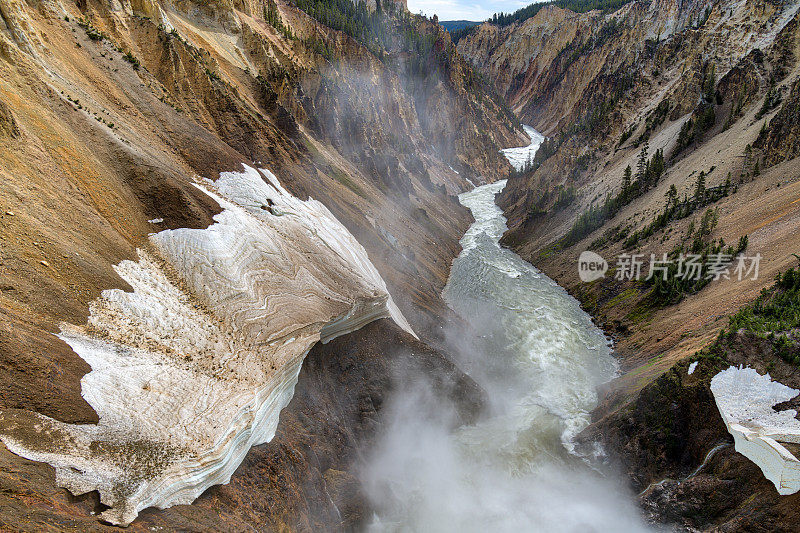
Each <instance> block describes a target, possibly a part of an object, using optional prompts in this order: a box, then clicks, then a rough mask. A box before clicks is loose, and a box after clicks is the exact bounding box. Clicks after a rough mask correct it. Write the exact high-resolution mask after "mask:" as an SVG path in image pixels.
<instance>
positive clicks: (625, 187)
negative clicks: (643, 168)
mask: <svg viewBox="0 0 800 533" xmlns="http://www.w3.org/2000/svg"><path fill="white" fill-rule="evenodd" d="M632 175H633V172H632V171H631V166H630V165H628V166H627V167H625V173H624V174H623V175H622V194H623V196H626V195H627V194H628V191H629V190H630V188H631V177H632Z"/></svg>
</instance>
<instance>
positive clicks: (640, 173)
mask: <svg viewBox="0 0 800 533" xmlns="http://www.w3.org/2000/svg"><path fill="white" fill-rule="evenodd" d="M648 151H650V142H649V141H645V142H644V146H642V149H641V151H640V152H639V159H638V161H637V162H636V180H637V181H639V183H640V184H643V183H645V182H646V178H647V163H648V161H647V152H648Z"/></svg>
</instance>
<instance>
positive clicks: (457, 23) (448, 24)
mask: <svg viewBox="0 0 800 533" xmlns="http://www.w3.org/2000/svg"><path fill="white" fill-rule="evenodd" d="M478 24H480V22H473V21H471V20H445V21H444V22H440V23H439V25H440V26H441V27H442V28H444V29H446V30H447V31H449V32H453V31H457V30H463V29H464V28H471V27H472V26H477V25H478Z"/></svg>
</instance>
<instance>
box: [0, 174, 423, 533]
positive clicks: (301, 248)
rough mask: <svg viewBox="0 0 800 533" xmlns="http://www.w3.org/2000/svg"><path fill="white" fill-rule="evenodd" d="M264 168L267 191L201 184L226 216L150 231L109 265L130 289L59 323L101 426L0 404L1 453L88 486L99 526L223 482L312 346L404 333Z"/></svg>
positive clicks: (327, 233)
mask: <svg viewBox="0 0 800 533" xmlns="http://www.w3.org/2000/svg"><path fill="white" fill-rule="evenodd" d="M262 173H263V175H264V177H266V179H268V180H269V182H270V185H267V184H266V183H265V182H264V180H263V179H262V177H261V175H260V174H259V172H258V171H256V170H255V169H252V168H246V170H245V172H243V173H222V175H221V177H220V179H219V180H218V181H216V182H214V183H211V182H208V181H206V182H204V183H203V184H202V185H198V187H199V188H201V189H203V190H204V191H205V192H206V193H207V194H208V195H209V196H211V197H212V198H214V199H215V200H216V201H217V202H218V203H219V205H220V206H221V207H222V208H223V211H222V212H221V213H220V214H218V215H216V216H215V217H214V220H215V224H213V225H211V226H210V227H208V228H207V229H177V230H166V231H163V232H160V233H157V234H154V235H152V236H151V239H150V244H151V249H150V250H148V251H144V250H140V252H139V254H140V259H139V261H138V262H133V261H123V262H122V263H120V264H119V265H117V267H116V270H117V272H118V273H119V275H120V276H121V277H122V278H123V279H124V280H125V281H126V282H128V283H129V284H130V286H131V287H132V288H133V292H124V291H122V290H118V289H115V290H109V291H105V292H104V293H103V294H102V296H101V297H100V298H99V299H98V300H96V301H95V302H94V303H93V304H92V306H91V309H90V311H91V315H90V317H89V321H88V324H87V325H86V326H85V327H77V326H72V325H67V324H65V325H62V331H61V334H60V335H59V337H60V338H61V339H62V340H64V341H65V342H66V343H67V344H69V345H70V346H71V347H72V348H73V350H75V352H76V353H78V354H79V355H80V356H81V357H82V358H83V359H84V360H85V361H86V362H87V363H89V364H90V365H91V367H92V372H90V373H89V374H87V375H86V376H85V377H84V379H83V380H82V389H83V396H84V398H86V400H87V401H88V402H89V404H90V405H91V406H92V407H93V408H94V409H95V411H96V412H97V414H98V416H99V423H98V424H97V425H93V424H87V425H73V424H66V423H63V422H60V421H57V420H54V419H51V418H49V417H46V416H43V415H40V414H37V413H33V412H30V411H23V410H3V411H0V439H2V440H3V442H4V443H5V445H6V446H7V447H8V448H9V449H10V450H11V451H13V452H14V453H17V454H19V455H22V456H24V457H26V458H29V459H33V460H37V461H45V462H48V463H50V464H51V465H53V466H54V467H56V480H57V483H58V484H59V485H61V486H63V487H65V488H68V489H69V490H70V491H71V492H73V493H74V494H76V495H77V494H83V493H86V492H90V491H93V490H98V491H99V493H100V497H101V501H102V502H103V503H105V504H106V505H109V506H110V507H111V508H110V509H108V510H106V511H105V512H104V513H103V514H102V515H101V518H103V519H105V520H107V521H109V522H112V523H115V524H122V525H126V524H128V523H130V522H131V521H132V520H133V519H134V518H135V517H136V516H137V514H138V512H139V511H140V510H141V509H144V508H146V507H153V506H155V507H159V508H165V507H169V506H172V505H175V504H186V503H191V502H192V501H193V500H194V499H195V498H197V496H199V495H200V494H201V493H202V492H203V491H205V490H206V489H207V488H208V487H210V486H212V485H215V484H219V483H227V482H228V481H229V480H230V477H231V475H232V473H233V471H234V470H235V469H236V467H237V466H238V465H239V464H240V463H241V462H242V460H243V459H244V456H245V454H246V453H247V451H248V450H249V449H250V448H251V447H252V446H254V445H257V444H262V443H264V442H267V441H269V440H271V439H272V437H273V436H274V434H275V430H276V427H277V423H278V414H279V412H280V410H281V409H282V408H283V407H285V406H286V404H287V403H288V402H289V400H290V399H291V397H292V393H293V389H294V385H295V383H296V382H297V376H298V373H299V371H300V365H301V363H302V361H303V358H304V357H305V355H306V353H308V351H309V349H310V348H311V347H312V346H313V345H314V344H315V343H316V342H318V341H320V340H321V341H323V342H327V341H329V340H331V339H333V338H335V337H337V336H340V335H342V334H345V333H348V332H351V331H354V330H356V329H358V328H360V327H361V326H363V325H365V324H367V323H369V322H371V321H373V320H375V319H378V318H385V317H391V318H393V319H394V321H395V322H396V323H397V324H398V325H400V326H401V327H402V328H404V329H406V331H408V332H409V333H411V334H412V335H413V331H412V330H411V327H410V326H409V325H408V323H407V322H406V320H405V318H404V317H403V316H402V314H401V313H400V311H399V310H398V309H397V308H396V306H395V305H394V303H393V302H392V300H391V297H390V296H389V293H388V291H387V289H386V285H385V284H384V282H383V280H382V279H381V277H380V275H379V274H378V271H377V270H376V269H375V267H374V266H373V265H372V263H371V262H370V260H369V258H368V257H367V254H366V252H365V250H364V249H363V247H361V245H360V244H359V243H358V242H357V241H356V239H355V238H354V237H353V236H352V235H351V234H350V233H349V232H348V231H347V229H345V227H344V226H342V225H341V224H340V223H339V222H338V221H337V220H336V218H335V217H334V216H333V215H332V214H331V213H330V212H329V211H328V210H327V209H326V208H325V207H324V206H323V205H322V204H321V203H319V202H316V201H314V200H313V199H309V200H307V201H301V200H298V199H297V198H294V197H293V196H291V195H290V194H289V193H288V192H286V191H285V190H284V189H283V188H282V187H281V185H280V184H279V183H278V181H277V179H276V178H275V177H274V176H273V175H272V174H271V173H270V172H268V171H262Z"/></svg>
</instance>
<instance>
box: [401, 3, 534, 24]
mask: <svg viewBox="0 0 800 533" xmlns="http://www.w3.org/2000/svg"><path fill="white" fill-rule="evenodd" d="M535 1H536V0H485V1H482V2H476V1H474V0H408V10H409V11H411V12H412V13H419V12H420V11H421V12H422V13H423V14H425V15H428V16H429V17H432V16H433V15H439V20H474V21H481V20H486V19H487V18H489V17H491V16H492V15H493V14H494V13H499V12H503V13H512V12H514V11H516V10H517V9H519V8H521V7H525V6H527V5H529V4H532V3H534V2H535Z"/></svg>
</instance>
